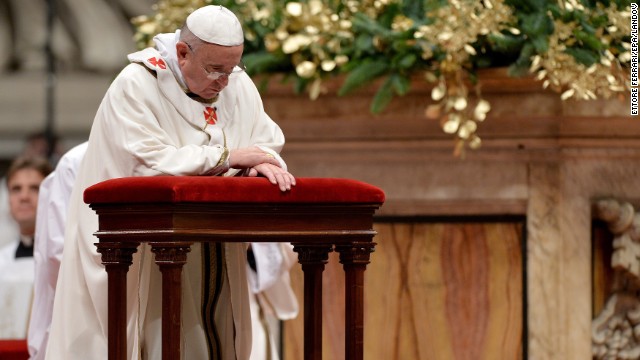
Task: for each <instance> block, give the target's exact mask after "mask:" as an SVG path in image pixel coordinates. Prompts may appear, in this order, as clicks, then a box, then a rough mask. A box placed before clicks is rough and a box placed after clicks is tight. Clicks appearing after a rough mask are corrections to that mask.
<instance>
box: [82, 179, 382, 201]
mask: <svg viewBox="0 0 640 360" xmlns="http://www.w3.org/2000/svg"><path fill="white" fill-rule="evenodd" d="M296 183H297V185H296V186H293V187H292V189H291V190H290V191H287V192H282V191H280V189H279V188H278V186H276V185H273V184H271V183H270V182H269V180H267V179H266V178H263V177H255V178H253V177H251V178H250V177H220V176H215V177H211V176H151V177H126V178H118V179H110V180H106V181H103V182H100V183H98V184H95V185H93V186H91V187H89V188H87V189H86V190H85V192H84V202H85V203H87V204H96V203H119V202H133V203H135V202H220V203H222V202H227V203H228V202H235V203H247V202H261V203H279V202H289V203H377V204H382V203H383V202H384V199H385V196H384V192H383V191H382V190H380V189H379V188H377V187H375V186H373V185H369V184H367V183H364V182H361V181H356V180H351V179H338V178H296Z"/></svg>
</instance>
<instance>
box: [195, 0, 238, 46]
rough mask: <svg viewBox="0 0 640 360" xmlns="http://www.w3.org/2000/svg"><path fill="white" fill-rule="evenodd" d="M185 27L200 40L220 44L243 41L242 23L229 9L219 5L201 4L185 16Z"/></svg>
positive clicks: (234, 44)
mask: <svg viewBox="0 0 640 360" xmlns="http://www.w3.org/2000/svg"><path fill="white" fill-rule="evenodd" d="M187 27H188V28H189V30H191V32H192V33H193V34H194V35H195V36H197V37H198V38H199V39H200V40H202V41H206V42H208V43H212V44H217V45H222V46H237V45H242V44H243V43H244V34H243V33H242V25H241V24H240V20H238V18H237V17H236V15H235V14H234V13H233V12H231V10H229V9H227V8H225V7H224V6H220V5H208V6H203V7H201V8H199V9H197V10H196V11H194V12H192V13H191V14H190V15H189V16H188V17H187Z"/></svg>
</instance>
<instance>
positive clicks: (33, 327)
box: [28, 142, 87, 360]
mask: <svg viewBox="0 0 640 360" xmlns="http://www.w3.org/2000/svg"><path fill="white" fill-rule="evenodd" d="M86 149H87V143H86V142H85V143H82V144H80V145H78V146H75V147H74V148H72V149H71V150H69V151H67V152H66V153H65V154H64V156H62V158H61V159H60V161H59V162H58V164H57V165H56V169H55V171H54V172H52V173H51V174H49V175H48V176H47V177H46V178H45V179H44V180H43V181H42V183H41V184H40V192H39V195H38V214H37V216H36V234H35V242H34V245H33V259H34V262H35V277H34V283H33V293H34V299H33V304H32V307H31V319H30V321H29V336H28V344H29V355H30V360H42V359H44V354H45V351H44V350H45V348H46V344H47V340H48V338H49V327H50V325H51V313H52V311H53V299H54V295H55V293H56V282H57V280H58V271H59V269H60V261H61V259H62V249H63V246H64V224H65V221H66V219H67V208H68V203H69V196H71V189H72V188H73V184H74V182H75V179H76V171H77V169H78V167H79V166H80V161H81V160H82V158H83V156H84V153H85V151H86Z"/></svg>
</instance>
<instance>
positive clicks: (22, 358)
mask: <svg viewBox="0 0 640 360" xmlns="http://www.w3.org/2000/svg"><path fill="white" fill-rule="evenodd" d="M28 358H29V350H28V349H27V340H0V359H2V360H27V359H28Z"/></svg>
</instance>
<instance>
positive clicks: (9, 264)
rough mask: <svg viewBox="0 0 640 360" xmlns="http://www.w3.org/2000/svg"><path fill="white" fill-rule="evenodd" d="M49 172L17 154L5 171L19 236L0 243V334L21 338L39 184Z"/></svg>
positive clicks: (30, 277) (43, 165)
mask: <svg viewBox="0 0 640 360" xmlns="http://www.w3.org/2000/svg"><path fill="white" fill-rule="evenodd" d="M49 172H51V166H50V165H49V162H48V161H47V160H46V159H44V158H40V157H27V156H23V157H19V158H17V159H16V160H14V161H13V162H12V164H11V166H10V167H9V170H8V172H7V185H6V186H7V190H8V197H9V212H10V214H11V217H12V218H13V219H14V220H15V221H16V223H17V224H18V226H19V234H20V235H19V236H16V238H15V239H14V240H13V241H12V242H11V243H9V244H6V245H4V246H2V247H0V338H2V339H24V338H25V337H26V335H27V324H28V323H29V309H30V306H29V305H30V302H31V299H32V296H33V278H34V274H33V245H34V239H33V236H34V232H35V222H36V212H37V207H38V196H39V192H38V191H39V187H40V183H42V181H43V179H44V178H45V177H46V176H47V175H48V174H49Z"/></svg>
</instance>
